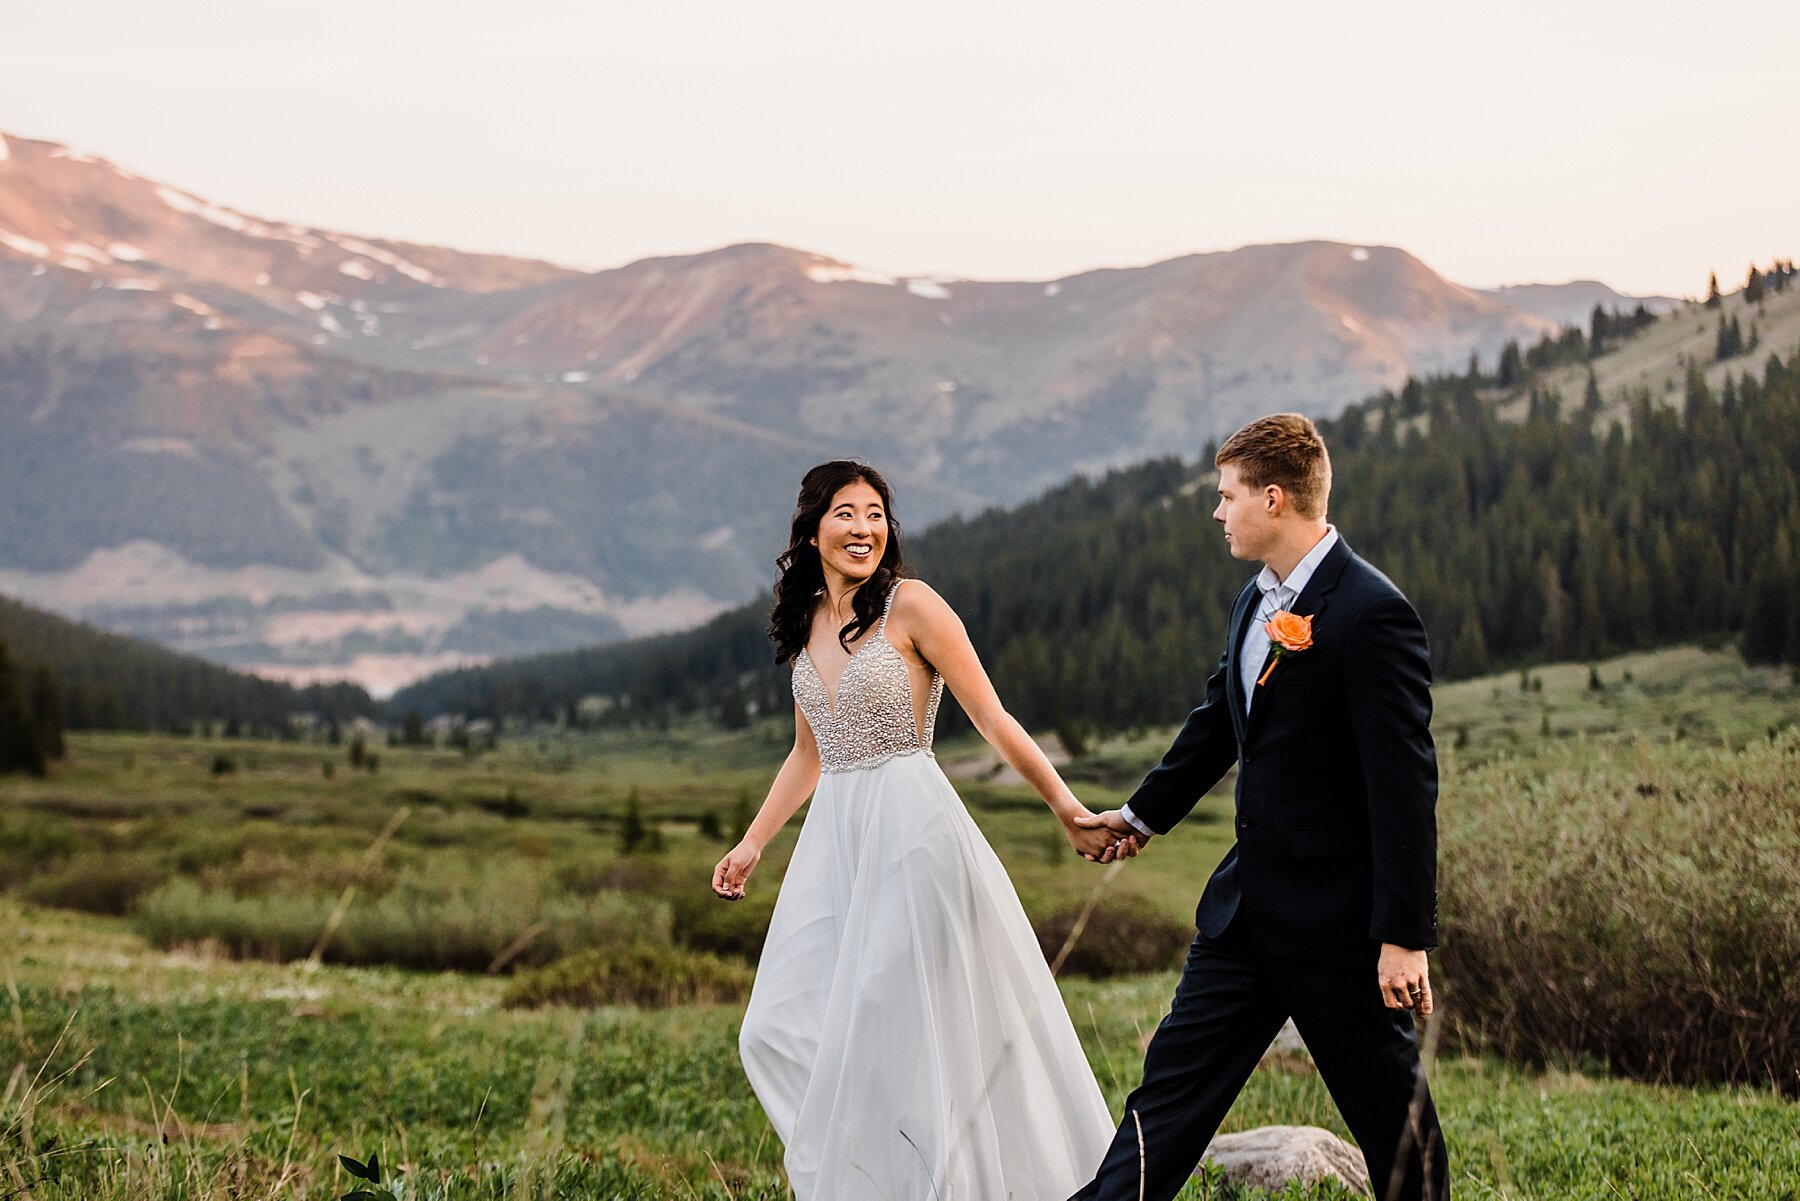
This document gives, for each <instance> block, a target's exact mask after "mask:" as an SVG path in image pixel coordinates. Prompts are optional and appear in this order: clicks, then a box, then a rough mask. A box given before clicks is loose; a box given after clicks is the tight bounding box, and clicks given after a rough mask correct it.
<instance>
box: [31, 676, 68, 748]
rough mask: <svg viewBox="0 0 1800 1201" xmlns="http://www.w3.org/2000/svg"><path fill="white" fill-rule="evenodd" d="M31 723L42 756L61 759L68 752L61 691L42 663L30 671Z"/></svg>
mask: <svg viewBox="0 0 1800 1201" xmlns="http://www.w3.org/2000/svg"><path fill="white" fill-rule="evenodd" d="M31 724H32V727H33V729H34V730H35V732H36V734H37V740H38V746H39V747H41V748H42V749H43V752H44V758H46V759H61V758H62V757H63V756H64V755H66V754H68V747H67V746H66V745H65V744H64V742H63V707H62V692H61V690H60V689H58V688H57V686H56V677H55V676H54V675H52V674H51V672H50V669H49V668H48V667H44V666H42V665H40V666H39V667H38V669H37V670H36V671H34V672H32V673H31Z"/></svg>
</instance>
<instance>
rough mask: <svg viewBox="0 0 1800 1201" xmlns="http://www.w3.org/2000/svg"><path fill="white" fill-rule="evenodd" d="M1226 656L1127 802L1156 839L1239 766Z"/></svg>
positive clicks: (1220, 659)
mask: <svg viewBox="0 0 1800 1201" xmlns="http://www.w3.org/2000/svg"><path fill="white" fill-rule="evenodd" d="M1225 663H1226V656H1223V655H1222V656H1220V658H1219V670H1217V671H1215V672H1214V673H1213V675H1212V678H1211V679H1210V680H1208V681H1206V699H1205V700H1203V701H1201V702H1200V707H1199V708H1197V709H1195V710H1194V711H1193V712H1191V713H1189V714H1188V715H1187V721H1186V722H1185V723H1183V725H1182V727H1181V733H1179V734H1177V735H1175V741H1174V742H1173V743H1171V744H1170V745H1169V749H1168V750H1167V751H1166V752H1164V754H1163V757H1162V762H1160V763H1158V764H1157V765H1156V766H1155V767H1153V768H1151V769H1150V774H1149V775H1147V776H1145V777H1144V782H1143V783H1142V784H1139V785H1138V786H1137V791H1136V792H1134V793H1132V794H1131V800H1130V801H1128V802H1126V803H1127V804H1129V805H1130V806H1131V812H1132V813H1133V814H1134V815H1136V816H1137V818H1138V819H1139V820H1140V821H1142V822H1143V823H1144V824H1145V825H1147V826H1149V827H1150V828H1151V829H1152V830H1154V831H1156V832H1157V833H1158V834H1167V833H1168V832H1169V831H1170V830H1171V829H1173V828H1174V827H1175V824H1176V823H1177V822H1179V821H1180V820H1181V819H1182V818H1184V817H1186V816H1187V815H1188V814H1189V813H1191V812H1193V809H1194V806H1195V805H1197V804H1199V803H1200V798H1201V797H1203V796H1205V795H1206V793H1207V792H1208V790H1210V789H1211V788H1212V786H1213V785H1214V784H1217V783H1218V782H1219V780H1220V779H1221V778H1222V777H1223V776H1224V775H1225V773H1226V772H1227V771H1229V770H1230V768H1231V765H1232V764H1233V763H1235V762H1237V733H1236V732H1235V731H1234V730H1233V729H1232V727H1231V710H1230V709H1229V708H1228V707H1227V702H1226V699H1225V688H1226V680H1225V674H1226V666H1225Z"/></svg>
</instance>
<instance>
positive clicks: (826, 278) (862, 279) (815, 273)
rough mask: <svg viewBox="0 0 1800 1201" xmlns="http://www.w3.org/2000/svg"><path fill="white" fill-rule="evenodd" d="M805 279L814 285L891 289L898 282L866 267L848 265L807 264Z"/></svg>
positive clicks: (889, 276)
mask: <svg viewBox="0 0 1800 1201" xmlns="http://www.w3.org/2000/svg"><path fill="white" fill-rule="evenodd" d="M806 278H807V279H810V280H812V281H813V282H814V283H815V284H887V285H889V286H890V287H891V286H892V285H894V284H895V283H898V282H899V281H898V280H896V279H895V278H894V277H893V276H891V275H883V274H882V273H881V272H879V271H871V270H869V269H868V268H867V267H852V266H851V265H850V264H848V263H808V264H807V266H806Z"/></svg>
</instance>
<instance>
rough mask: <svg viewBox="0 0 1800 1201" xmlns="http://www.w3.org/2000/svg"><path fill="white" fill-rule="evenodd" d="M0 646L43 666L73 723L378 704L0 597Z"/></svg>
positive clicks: (168, 724) (244, 716)
mask: <svg viewBox="0 0 1800 1201" xmlns="http://www.w3.org/2000/svg"><path fill="white" fill-rule="evenodd" d="M0 645H3V646H5V648H6V651H7V654H8V656H9V657H10V658H11V659H13V660H14V662H15V663H17V664H20V665H22V666H23V668H24V669H25V670H26V671H29V670H30V669H33V668H35V667H38V666H40V665H41V666H47V667H49V668H50V669H51V671H52V673H53V675H54V677H55V679H56V681H57V684H58V686H59V688H60V691H61V694H62V702H63V714H64V720H65V722H66V723H67V724H68V725H69V726H71V727H73V728H75V729H140V730H158V729H161V730H170V729H172V730H177V731H182V732H185V731H186V729H187V728H188V726H189V725H190V724H191V723H194V722H200V723H210V722H214V721H219V722H230V721H235V722H238V723H242V724H245V725H248V726H250V727H252V728H256V727H260V728H262V729H265V730H271V731H273V730H281V729H285V728H286V727H287V725H288V721H289V719H290V718H292V717H295V716H298V715H301V714H311V715H312V716H314V717H316V718H319V719H321V720H337V721H346V720H348V719H350V718H352V717H355V716H357V715H363V716H369V715H373V714H374V713H376V712H377V711H378V706H376V704H375V703H374V702H373V701H371V700H370V699H369V694H368V693H366V692H364V691H363V690H362V689H361V688H358V687H356V686H355V685H353V684H333V685H325V686H316V687H311V688H292V687H289V686H288V685H286V684H281V683H277V682H275V681H272V680H263V679H258V678H257V677H255V676H249V675H244V674H243V673H241V672H235V671H231V670H229V669H228V668H224V667H220V666H218V665H217V664H215V663H208V662H206V661H205V660H204V659H197V658H195V657H194V656H192V655H181V654H177V653H175V652H174V651H170V650H166V649H164V648H162V647H160V646H154V645H152V644H150V643H147V642H142V641H140V640H138V639H135V638H127V637H124V636H122V635H119V634H113V633H109V632H107V631H104V630H97V629H95V628H93V627H92V626H89V625H84V624H82V623H79V622H72V621H68V620H66V619H64V618H61V617H58V616H56V615H55V614H54V613H47V612H45V611H44V610H42V609H35V608H33V607H31V606H30V605H24V604H20V603H19V602H18V601H15V600H11V599H9V598H7V597H4V596H0Z"/></svg>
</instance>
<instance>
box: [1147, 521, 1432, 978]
mask: <svg viewBox="0 0 1800 1201" xmlns="http://www.w3.org/2000/svg"><path fill="white" fill-rule="evenodd" d="M1261 595H1262V594H1261V592H1260V590H1259V589H1258V588H1257V586H1256V582H1255V581H1254V580H1252V581H1251V582H1250V583H1249V584H1248V585H1246V586H1245V588H1244V590H1243V592H1241V593H1240V594H1239V595H1238V598H1237V603H1236V605H1235V606H1233V609H1232V615H1231V628H1230V631H1229V633H1228V638H1229V641H1228V642H1227V644H1226V650H1225V654H1224V656H1223V657H1222V658H1221V659H1220V661H1219V670H1218V671H1217V672H1215V673H1214V674H1213V676H1212V678H1211V679H1210V680H1208V681H1207V684H1206V699H1205V700H1204V701H1203V702H1202V703H1201V705H1200V707H1199V708H1197V709H1195V710H1194V711H1193V712H1191V713H1189V714H1188V718H1187V723H1186V724H1185V725H1184V726H1183V727H1182V730H1181V733H1180V734H1179V735H1178V736H1177V737H1176V739H1175V742H1174V744H1173V745H1172V746H1170V748H1169V751H1168V753H1167V754H1166V755H1164V756H1163V759H1162V762H1161V763H1160V764H1158V765H1157V766H1156V767H1155V768H1154V769H1153V770H1152V771H1151V772H1150V774H1149V775H1148V776H1147V777H1145V779H1144V782H1143V783H1142V784H1141V785H1139V786H1138V789H1137V791H1136V792H1135V793H1133V794H1132V797H1131V802H1130V804H1131V810H1132V813H1133V814H1134V815H1136V816H1137V817H1138V819H1139V820H1141V821H1142V822H1144V824H1146V825H1147V826H1149V827H1150V828H1151V829H1152V830H1155V831H1157V832H1158V833H1166V832H1167V831H1168V830H1169V829H1170V828H1171V827H1173V826H1174V825H1175V823H1177V822H1179V821H1180V820H1181V819H1182V818H1184V817H1186V816H1187V815H1188V813H1189V812H1190V811H1191V810H1192V809H1193V807H1194V805H1195V804H1196V803H1197V802H1198V801H1199V799H1200V797H1201V796H1203V795H1204V794H1205V793H1206V792H1207V791H1208V790H1209V789H1210V788H1211V787H1212V786H1213V785H1214V784H1216V783H1218V781H1219V780H1220V779H1221V778H1223V776H1224V775H1225V773H1226V772H1227V771H1228V770H1230V768H1231V765H1232V764H1233V763H1234V762H1235V763H1237V764H1238V765H1239V771H1238V779H1237V813H1236V824H1237V845H1236V846H1234V847H1232V849H1231V851H1230V852H1229V853H1228V854H1227V855H1226V856H1225V859H1224V861H1223V862H1222V863H1220V864H1219V867H1218V870H1217V871H1215V872H1214V873H1213V876H1212V879H1211V880H1210V881H1209V882H1208V883H1207V886H1206V892H1205V894H1204V895H1203V896H1202V897H1201V899H1200V905H1199V908H1198V910H1197V911H1196V914H1195V921H1196V924H1197V925H1198V927H1199V931H1200V933H1201V934H1202V935H1203V936H1205V937H1208V938H1217V937H1219V936H1220V935H1221V934H1223V933H1224V931H1225V928H1226V926H1228V925H1229V924H1230V923H1231V921H1232V918H1233V917H1235V916H1237V915H1238V914H1239V913H1240V911H1241V912H1242V915H1243V917H1244V919H1245V920H1246V921H1247V922H1248V924H1249V927H1250V930H1251V932H1252V933H1253V934H1254V935H1255V937H1256V938H1257V940H1258V941H1259V942H1261V943H1262V944H1263V945H1265V946H1266V947H1268V948H1269V949H1270V951H1272V952H1274V953H1275V954H1278V955H1284V956H1292V957H1296V958H1308V959H1324V960H1329V961H1336V962H1341V963H1362V962H1368V961H1370V960H1372V959H1373V958H1374V956H1375V953H1376V951H1377V950H1378V949H1379V944H1381V943H1384V942H1386V943H1394V944H1396V945H1398V946H1402V947H1410V948H1412V949H1415V950H1423V949H1429V948H1432V947H1435V946H1436V945H1437V892H1436V887H1437V821H1436V808H1437V752H1436V750H1435V748H1434V747H1433V745H1432V741H1431V653H1430V649H1429V647H1428V645H1427V643H1426V639H1425V627H1424V625H1423V624H1422V623H1421V622H1420V621H1419V616H1418V614H1417V613H1415V612H1414V611H1413V607H1412V605H1411V604H1409V603H1408V602H1407V600H1406V597H1405V596H1403V595H1402V594H1401V592H1400V590H1399V589H1398V588H1396V587H1395V586H1394V584H1393V582H1392V581H1390V580H1389V579H1388V578H1387V577H1386V576H1384V575H1382V574H1381V573H1380V572H1379V571H1377V570H1375V569H1374V568H1373V567H1371V566H1369V565H1368V564H1367V563H1365V562H1364V561H1363V560H1362V559H1360V558H1358V557H1357V556H1356V555H1355V554H1354V553H1353V552H1352V551H1351V550H1350V548H1349V546H1348V545H1346V544H1345V543H1344V541H1343V540H1342V539H1341V538H1340V539H1339V541H1338V543H1337V545H1336V546H1334V547H1332V548H1331V550H1330V551H1329V552H1328V553H1327V554H1326V556H1325V558H1324V559H1323V560H1322V561H1321V562H1320V564H1319V567H1318V570H1317V571H1315V572H1314V573H1313V576H1312V579H1310V580H1309V581H1307V584H1306V587H1305V588H1304V589H1303V590H1302V591H1301V593H1300V595H1299V596H1298V597H1296V598H1295V600H1294V603H1293V604H1292V605H1291V606H1290V608H1291V611H1292V612H1294V613H1296V614H1298V615H1300V616H1307V615H1311V616H1312V619H1313V623H1312V632H1313V645H1312V647H1311V648H1310V649H1308V650H1305V651H1301V652H1298V653H1295V654H1291V655H1288V656H1287V657H1286V658H1284V659H1283V660H1282V661H1281V662H1280V664H1279V665H1277V666H1276V668H1275V671H1274V673H1273V674H1272V675H1270V676H1269V678H1268V682H1267V683H1266V684H1264V685H1263V686H1261V687H1259V688H1257V689H1256V698H1255V701H1254V703H1253V704H1252V705H1251V706H1250V707H1249V711H1248V713H1246V711H1245V705H1244V695H1243V685H1242V683H1241V682H1240V681H1241V679H1242V672H1241V671H1240V667H1241V664H1240V662H1239V649H1240V647H1241V646H1242V644H1243V640H1244V632H1245V630H1246V629H1248V628H1249V623H1250V621H1251V620H1252V619H1253V618H1254V616H1255V614H1256V609H1257V604H1258V602H1259V601H1260V599H1261ZM1272 653H1273V652H1272V651H1271V654H1272ZM1262 666H1264V667H1266V666H1267V662H1265V663H1264V664H1263V665H1262ZM1260 674H1261V672H1260V670H1259V672H1258V675H1259V676H1260Z"/></svg>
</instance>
